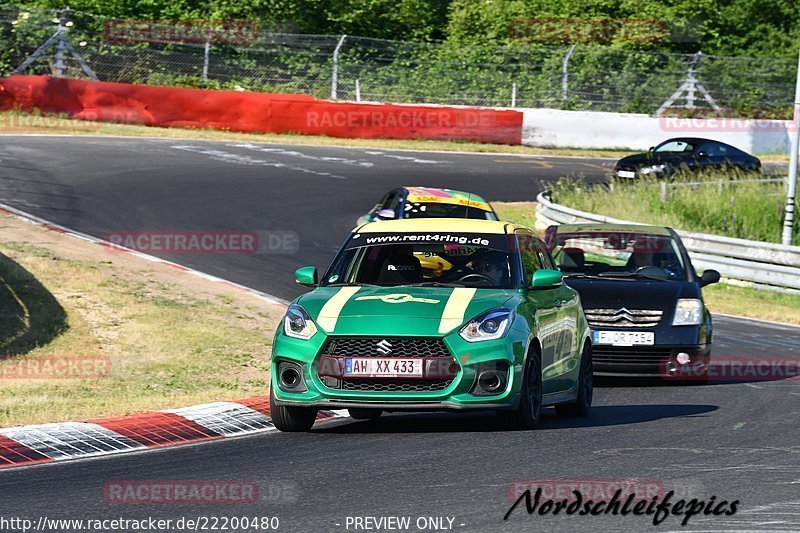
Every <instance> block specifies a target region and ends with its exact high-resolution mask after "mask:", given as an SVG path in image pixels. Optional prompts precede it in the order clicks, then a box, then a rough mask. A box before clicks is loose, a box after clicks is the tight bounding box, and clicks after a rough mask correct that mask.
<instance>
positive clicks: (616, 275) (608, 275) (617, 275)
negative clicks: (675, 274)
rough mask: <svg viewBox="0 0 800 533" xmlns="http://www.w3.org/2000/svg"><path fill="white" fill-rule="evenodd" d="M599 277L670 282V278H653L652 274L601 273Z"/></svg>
mask: <svg viewBox="0 0 800 533" xmlns="http://www.w3.org/2000/svg"><path fill="white" fill-rule="evenodd" d="M597 276H598V277H601V278H640V279H652V280H655V281H669V278H664V277H661V276H651V275H650V274H645V273H644V272H601V273H599V274H598V275H597Z"/></svg>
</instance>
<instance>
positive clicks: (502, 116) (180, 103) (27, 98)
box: [0, 76, 522, 144]
mask: <svg viewBox="0 0 800 533" xmlns="http://www.w3.org/2000/svg"><path fill="white" fill-rule="evenodd" d="M14 108H21V109H25V110H32V109H39V110H41V111H43V112H45V113H66V114H68V115H69V116H71V117H73V118H80V119H84V120H99V121H108V122H121V123H128V124H144V125H148V126H162V127H191V128H211V129H223V130H233V131H242V132H264V133H302V134H307V135H328V136H330V137H345V138H373V139H420V138H424V139H460V140H467V141H477V142H485V143H501V144H520V143H521V141H522V113H520V112H518V111H498V110H494V109H484V108H469V107H464V108H456V107H434V106H419V105H395V104H363V103H339V102H329V101H326V100H317V99H315V98H313V97H311V96H307V95H295V94H267V93H250V92H237V91H210V90H203V89H177V88H173V87H155V86H149V85H129V84H123V83H108V82H96V81H84V80H73V79H64V78H51V77H49V76H12V77H10V78H4V79H0V109H14Z"/></svg>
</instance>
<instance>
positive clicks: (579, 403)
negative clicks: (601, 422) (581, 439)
mask: <svg viewBox="0 0 800 533" xmlns="http://www.w3.org/2000/svg"><path fill="white" fill-rule="evenodd" d="M592 372H594V367H593V365H592V345H591V344H589V343H588V342H587V343H586V344H585V345H584V346H583V353H581V369H580V372H578V397H577V398H576V399H575V401H574V402H572V403H562V404H560V405H556V413H558V416H567V417H572V416H587V415H588V414H589V411H590V410H591V408H592V396H593V394H594V378H593V376H592Z"/></svg>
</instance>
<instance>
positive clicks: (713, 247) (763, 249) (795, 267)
mask: <svg viewBox="0 0 800 533" xmlns="http://www.w3.org/2000/svg"><path fill="white" fill-rule="evenodd" d="M536 200H537V201H538V205H537V206H536V228H537V229H539V230H544V229H545V228H547V227H548V226H552V225H560V224H580V223H586V222H600V223H614V224H640V223H639V222H631V221H628V220H620V219H618V218H611V217H606V216H603V215H597V214H594V213H587V212H585V211H579V210H577V209H572V208H570V207H566V206H563V205H559V204H556V203H554V202H552V201H550V199H549V198H548V195H547V193H545V192H543V193H540V194H539V196H538V197H537V199H536ZM676 231H677V233H678V235H680V237H681V239H682V240H683V244H684V245H685V246H686V249H687V250H688V251H689V256H690V257H691V259H692V263H693V265H694V267H695V268H697V269H698V270H706V269H714V270H717V271H719V272H720V274H722V276H723V281H726V282H729V283H733V284H737V285H746V286H752V287H755V288H759V289H767V290H777V291H781V292H800V246H784V245H781V244H774V243H769V242H760V241H749V240H746V239H734V238H732V237H722V236H720V235H708V234H704V233H693V232H689V231H683V230H676Z"/></svg>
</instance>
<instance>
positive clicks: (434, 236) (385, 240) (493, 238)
mask: <svg viewBox="0 0 800 533" xmlns="http://www.w3.org/2000/svg"><path fill="white" fill-rule="evenodd" d="M388 244H410V245H421V244H422V245H425V244H432V245H436V244H442V245H444V246H445V249H447V248H448V246H451V247H452V248H453V249H456V248H458V247H459V246H469V247H476V248H492V249H495V250H503V251H508V239H507V236H506V235H504V234H486V233H481V234H478V233H449V232H431V233H428V232H421V233H355V234H353V236H352V237H350V240H349V241H348V242H347V245H346V246H345V249H346V250H351V249H353V248H362V247H364V246H383V245H388Z"/></svg>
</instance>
